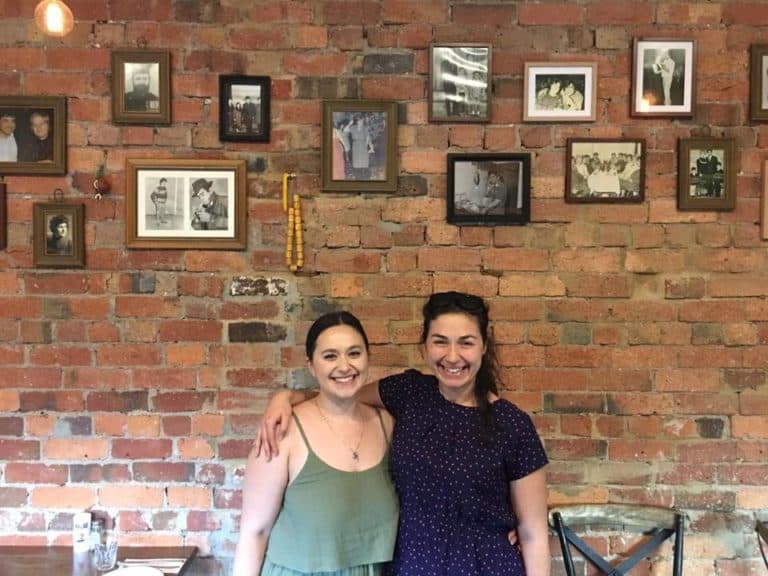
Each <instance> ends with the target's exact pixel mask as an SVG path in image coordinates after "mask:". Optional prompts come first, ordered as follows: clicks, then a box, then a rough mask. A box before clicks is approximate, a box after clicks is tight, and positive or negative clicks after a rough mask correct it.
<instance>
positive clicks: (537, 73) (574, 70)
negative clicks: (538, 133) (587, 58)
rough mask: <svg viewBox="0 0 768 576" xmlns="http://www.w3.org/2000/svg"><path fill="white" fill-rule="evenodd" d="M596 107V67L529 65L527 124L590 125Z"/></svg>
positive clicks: (525, 99)
mask: <svg viewBox="0 0 768 576" xmlns="http://www.w3.org/2000/svg"><path fill="white" fill-rule="evenodd" d="M596 106H597V64H596V63H594V62H586V63H578V62H526V63H525V73H524V76H523V121H524V122H555V121H556V122H590V121H593V120H595V118H596V112H595V109H596Z"/></svg>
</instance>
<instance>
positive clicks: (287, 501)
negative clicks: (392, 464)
mask: <svg viewBox="0 0 768 576" xmlns="http://www.w3.org/2000/svg"><path fill="white" fill-rule="evenodd" d="M378 416H379V422H380V423H381V428H382V431H384V422H383V420H382V418H381V414H380V413H379V415H378ZM293 419H294V421H295V422H296V426H297V428H298V430H299V433H300V434H301V437H302V439H303V440H304V443H305V444H306V446H307V450H308V452H309V454H308V455H307V461H306V462H305V463H304V466H303V467H302V469H301V470H300V471H299V473H298V475H297V476H296V477H295V478H294V480H293V482H291V483H290V484H289V485H288V487H287V488H286V490H285V495H284V497H283V505H282V508H281V509H280V512H279V513H278V516H277V519H276V520H275V524H274V526H273V527H272V532H271V533H270V536H269V542H268V544H267V552H266V558H265V560H266V561H265V565H266V564H268V563H270V562H271V563H273V564H277V565H280V566H284V567H286V568H290V569H293V570H296V571H298V572H304V573H313V572H333V571H337V570H343V569H345V568H349V567H353V566H359V565H366V564H377V563H382V562H388V561H390V560H391V559H392V553H393V550H394V547H395V538H396V537H397V521H398V511H399V504H398V499H397V494H396V493H395V489H394V487H393V486H392V481H391V478H390V473H389V442H387V451H386V453H385V454H384V457H383V458H382V459H381V461H380V462H379V463H378V464H376V465H375V466H373V467H372V468H368V469H367V470H362V471H360V472H346V471H343V470H338V469H336V468H332V467H331V466H329V465H328V464H326V463H325V462H323V461H322V460H320V458H318V456H317V455H316V454H315V453H314V451H313V450H312V447H311V446H310V444H309V442H308V441H307V437H306V435H305V434H304V429H303V428H302V427H301V423H300V422H299V419H298V418H297V417H296V414H294V415H293ZM385 436H386V432H385Z"/></svg>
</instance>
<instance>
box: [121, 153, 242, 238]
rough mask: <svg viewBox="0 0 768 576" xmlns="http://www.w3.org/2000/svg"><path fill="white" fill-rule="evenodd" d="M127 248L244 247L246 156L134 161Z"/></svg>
mask: <svg viewBox="0 0 768 576" xmlns="http://www.w3.org/2000/svg"><path fill="white" fill-rule="evenodd" d="M126 184H127V186H126V216H125V226H126V228H125V236H126V237H125V244H126V246H127V247H128V248H163V249H207V250H245V247H246V241H247V230H246V223H247V217H248V214H247V203H246V195H247V183H246V164H245V160H203V159H183V160H178V159H140V160H139V159H129V160H127V162H126Z"/></svg>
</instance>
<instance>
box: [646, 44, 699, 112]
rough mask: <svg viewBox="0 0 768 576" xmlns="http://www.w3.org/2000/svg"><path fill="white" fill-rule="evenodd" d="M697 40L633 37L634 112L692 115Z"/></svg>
mask: <svg viewBox="0 0 768 576" xmlns="http://www.w3.org/2000/svg"><path fill="white" fill-rule="evenodd" d="M695 52H696V41H695V40H666V39H662V38H655V39H654V38H649V39H640V38H635V40H634V54H633V65H632V107H631V114H632V116H693V107H694V92H695V88H696V76H695V73H694V72H695V64H696V54H695Z"/></svg>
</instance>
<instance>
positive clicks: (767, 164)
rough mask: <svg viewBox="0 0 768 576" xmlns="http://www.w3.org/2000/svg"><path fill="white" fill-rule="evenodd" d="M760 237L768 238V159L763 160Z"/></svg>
mask: <svg viewBox="0 0 768 576" xmlns="http://www.w3.org/2000/svg"><path fill="white" fill-rule="evenodd" d="M760 238H762V239H763V240H768V160H764V161H763V195H762V196H761V197H760Z"/></svg>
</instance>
